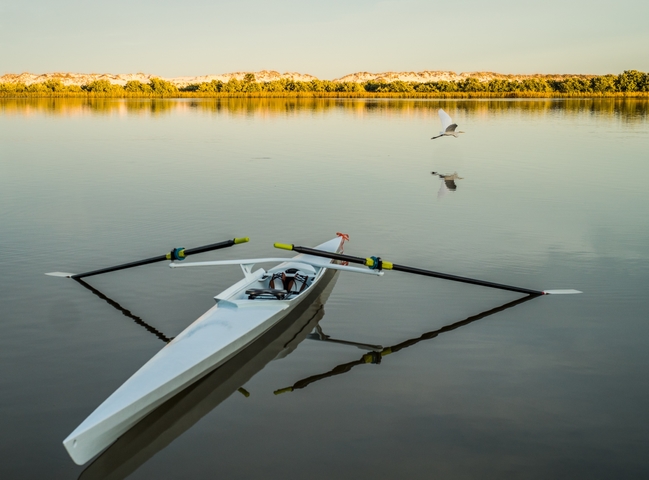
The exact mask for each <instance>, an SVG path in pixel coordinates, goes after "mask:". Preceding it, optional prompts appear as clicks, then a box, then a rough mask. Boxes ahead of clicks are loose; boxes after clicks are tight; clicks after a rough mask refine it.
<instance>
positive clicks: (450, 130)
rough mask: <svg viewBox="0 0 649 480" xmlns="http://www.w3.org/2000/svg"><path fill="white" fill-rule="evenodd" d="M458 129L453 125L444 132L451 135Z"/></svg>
mask: <svg viewBox="0 0 649 480" xmlns="http://www.w3.org/2000/svg"><path fill="white" fill-rule="evenodd" d="M456 128H457V124H456V123H453V124H452V125H449V126H448V127H446V130H444V131H445V132H446V133H451V132H454V131H455V129H456Z"/></svg>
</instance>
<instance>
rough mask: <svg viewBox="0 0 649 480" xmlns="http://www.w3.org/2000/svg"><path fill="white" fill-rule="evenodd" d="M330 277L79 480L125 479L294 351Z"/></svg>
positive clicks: (318, 311)
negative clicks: (264, 369)
mask: <svg viewBox="0 0 649 480" xmlns="http://www.w3.org/2000/svg"><path fill="white" fill-rule="evenodd" d="M335 275H336V274H335V272H333V271H331V270H329V271H327V272H326V274H325V275H324V277H323V279H322V280H321V281H320V283H319V284H318V285H317V286H315V287H314V288H312V289H310V291H309V292H308V293H307V294H306V297H305V298H304V300H303V301H302V302H301V304H300V305H299V306H298V307H297V308H295V309H294V310H293V311H292V312H291V313H290V314H289V315H287V316H286V317H285V318H284V319H283V320H281V321H280V322H279V323H277V324H276V325H275V326H274V327H272V328H271V329H270V330H268V331H267V332H266V333H265V334H263V335H262V336H261V337H259V338H258V339H257V340H255V341H254V342H253V343H251V344H250V345H249V346H248V347H246V348H245V349H243V350H241V351H240V352H239V353H238V354H237V355H236V356H234V357H233V358H232V359H230V360H228V361H227V362H225V363H224V364H222V365H221V366H220V367H218V368H217V369H216V370H215V371H213V372H211V373H210V374H208V375H207V376H205V377H204V378H202V379H201V380H199V381H198V382H196V383H194V384H193V385H191V386H190V387H189V388H187V389H185V390H183V391H182V392H181V393H179V394H177V395H176V396H174V397H173V398H171V399H170V400H168V401H167V402H165V403H164V404H163V405H161V406H160V407H158V408H157V409H156V410H154V411H153V412H152V413H150V414H149V415H148V416H147V417H145V418H144V419H143V420H142V421H140V422H139V423H138V424H137V425H135V426H134V427H133V428H132V429H131V430H129V431H128V432H126V433H125V434H124V435H122V436H121V437H120V438H119V439H118V440H117V441H116V442H115V443H113V445H111V446H110V447H109V448H108V449H107V450H106V451H104V452H103V453H102V454H101V455H100V456H99V457H97V459H95V461H94V462H93V463H91V464H90V465H89V466H88V468H86V469H85V470H84V471H83V473H82V474H81V477H80V478H82V479H86V480H87V479H99V478H101V479H109V478H110V479H118V478H125V477H127V476H128V475H130V474H131V473H133V472H134V471H135V470H136V469H137V468H139V467H140V466H141V465H142V464H144V463H145V462H146V461H148V460H149V459H150V458H151V457H152V456H153V455H155V454H156V453H157V452H159V451H160V450H162V449H164V448H165V447H166V446H167V445H169V444H170V443H171V442H173V441H174V440H175V439H176V438H177V437H178V436H180V435H181V434H182V433H184V432H185V431H187V430H188V429H189V428H191V427H192V426H193V425H194V424H195V423H196V422H198V421H199V420H200V419H201V418H202V417H203V416H205V415H206V414H207V413H209V412H210V411H211V410H212V409H214V408H215V407H217V406H218V405H219V404H220V403H221V402H223V401H224V400H225V399H227V398H228V397H229V396H230V395H232V393H234V392H236V391H237V389H239V387H241V386H242V385H244V384H245V383H246V382H247V381H248V380H249V379H250V378H251V377H253V376H254V375H255V374H256V373H257V372H259V371H260V370H261V369H263V368H264V366H265V365H266V364H267V363H268V362H270V361H271V360H273V359H276V358H283V357H285V356H286V355H287V354H288V353H290V352H291V351H293V350H294V349H295V348H296V347H297V345H298V344H299V343H300V342H301V341H302V340H304V339H305V338H306V337H307V335H308V334H309V333H310V332H311V331H312V330H313V328H314V327H315V326H316V325H317V324H318V322H319V321H320V320H321V319H322V317H323V316H324V304H325V302H326V301H327V299H328V298H329V294H330V293H331V291H332V290H333V287H334V285H335V283H336V280H335V279H336V276H335Z"/></svg>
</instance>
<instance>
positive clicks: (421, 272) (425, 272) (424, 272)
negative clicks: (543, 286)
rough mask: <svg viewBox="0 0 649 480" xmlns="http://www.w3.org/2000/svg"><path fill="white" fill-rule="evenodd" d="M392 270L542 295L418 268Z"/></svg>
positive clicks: (535, 291) (510, 286)
mask: <svg viewBox="0 0 649 480" xmlns="http://www.w3.org/2000/svg"><path fill="white" fill-rule="evenodd" d="M392 270H397V271H399V272H406V273H414V274H415V275H424V276H426V277H435V278H443V279H444V280H452V281H454V282H462V283H470V284H473V285H481V286H483V287H490V288H498V289H500V290H509V291H511V292H519V293H526V294H528V295H543V292H542V291H541V290H531V289H529V288H523V287H516V286H513V285H504V284H502V283H494V282H487V281H485V280H478V279H476V278H467V277H460V276H458V275H450V274H448V273H441V272H434V271H432V270H422V269H420V268H414V267H406V266H404V265H397V264H396V263H394V264H392Z"/></svg>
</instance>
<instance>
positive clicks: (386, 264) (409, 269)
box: [275, 243, 544, 295]
mask: <svg viewBox="0 0 649 480" xmlns="http://www.w3.org/2000/svg"><path fill="white" fill-rule="evenodd" d="M275 246H276V247H277V248H283V249H285V250H294V251H296V252H298V253H304V254H306V255H316V256H319V257H325V258H332V259H334V260H342V261H346V262H351V263H360V264H361V265H366V266H369V267H373V266H374V261H375V260H374V259H372V258H361V257H354V256H351V255H344V254H341V253H329V252H323V251H322V250H318V249H315V248H309V247H299V246H295V245H285V244H277V243H276V244H275ZM381 263H382V268H384V269H386V270H397V271H400V272H406V273H413V274H415V275H424V276H426V277H436V278H443V279H444V280H452V281H454V282H462V283H470V284H472V285H481V286H483V287H490V288H498V289H500V290H509V291H511V292H518V293H525V294H527V295H544V293H543V291H541V290H532V289H529V288H523V287H516V286H513V285H504V284H501V283H494V282H487V281H485V280H478V279H476V278H468V277H460V276H458V275H450V274H448V273H441V272H435V271H433V270H423V269H421V268H414V267H407V266H405V265H397V264H394V263H391V262H381Z"/></svg>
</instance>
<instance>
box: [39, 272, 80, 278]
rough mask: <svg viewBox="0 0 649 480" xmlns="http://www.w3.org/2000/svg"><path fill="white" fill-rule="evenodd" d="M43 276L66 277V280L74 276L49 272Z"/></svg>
mask: <svg viewBox="0 0 649 480" xmlns="http://www.w3.org/2000/svg"><path fill="white" fill-rule="evenodd" d="M45 275H49V276H50V277H66V278H72V275H74V273H67V272H49V273H46V274H45Z"/></svg>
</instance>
